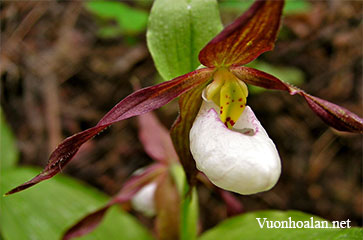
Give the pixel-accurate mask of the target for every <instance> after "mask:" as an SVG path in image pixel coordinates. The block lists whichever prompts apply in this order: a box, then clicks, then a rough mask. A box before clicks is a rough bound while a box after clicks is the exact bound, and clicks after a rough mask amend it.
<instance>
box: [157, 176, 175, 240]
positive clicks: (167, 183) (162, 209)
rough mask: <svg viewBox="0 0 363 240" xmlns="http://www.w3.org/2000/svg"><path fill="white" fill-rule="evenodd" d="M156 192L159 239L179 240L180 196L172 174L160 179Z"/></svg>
mask: <svg viewBox="0 0 363 240" xmlns="http://www.w3.org/2000/svg"><path fill="white" fill-rule="evenodd" d="M159 180H160V181H159V184H158V187H157V188H156V191H155V206H156V212H157V215H156V232H157V235H158V239H160V240H169V239H179V228H180V221H179V219H180V202H181V200H180V196H179V193H178V189H177V187H176V185H175V183H174V181H173V179H172V177H171V175H170V174H164V175H163V176H161V178H160V179H159Z"/></svg>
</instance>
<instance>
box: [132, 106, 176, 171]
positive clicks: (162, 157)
mask: <svg viewBox="0 0 363 240" xmlns="http://www.w3.org/2000/svg"><path fill="white" fill-rule="evenodd" d="M137 119H138V122H139V139H140V141H141V143H142V144H143V146H144V149H145V152H146V153H147V154H148V155H149V156H150V157H151V158H152V159H154V160H156V161H158V162H161V163H165V164H166V163H173V162H178V159H179V158H178V155H177V154H176V152H175V149H174V146H173V142H172V141H171V138H170V134H169V131H168V130H167V129H166V128H165V127H164V126H163V125H162V124H161V123H160V122H159V120H158V119H157V118H156V117H155V115H154V114H153V113H147V114H144V115H141V116H138V118H137Z"/></svg>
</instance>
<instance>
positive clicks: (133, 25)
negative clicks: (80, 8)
mask: <svg viewBox="0 0 363 240" xmlns="http://www.w3.org/2000/svg"><path fill="white" fill-rule="evenodd" d="M85 7H86V8H87V10H89V11H90V12H92V13H93V14H95V15H97V16H98V17H100V18H104V19H108V20H114V21H116V22H117V23H118V26H119V28H120V29H121V30H122V31H124V32H126V33H139V32H141V31H144V30H145V28H146V25H147V18H148V14H147V13H146V12H145V11H143V10H140V9H136V8H131V7H129V6H128V5H127V4H125V3H122V2H116V1H87V2H86V3H85ZM109 27H110V26H108V27H106V28H109ZM107 31H109V29H108V30H104V32H107ZM101 33H102V31H101ZM108 33H109V32H108ZM113 33H115V32H113ZM106 36H108V37H109V35H107V34H106Z"/></svg>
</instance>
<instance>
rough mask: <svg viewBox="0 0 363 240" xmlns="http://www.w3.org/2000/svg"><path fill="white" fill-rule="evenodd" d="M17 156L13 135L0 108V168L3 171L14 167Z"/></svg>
mask: <svg viewBox="0 0 363 240" xmlns="http://www.w3.org/2000/svg"><path fill="white" fill-rule="evenodd" d="M18 157H19V153H18V149H17V148H16V145H15V139H14V135H13V133H12V132H11V129H10V127H9V126H8V124H7V123H6V121H5V116H4V114H3V112H2V110H1V109H0V170H1V171H4V170H7V169H9V168H12V167H14V166H15V165H16V163H17V161H18Z"/></svg>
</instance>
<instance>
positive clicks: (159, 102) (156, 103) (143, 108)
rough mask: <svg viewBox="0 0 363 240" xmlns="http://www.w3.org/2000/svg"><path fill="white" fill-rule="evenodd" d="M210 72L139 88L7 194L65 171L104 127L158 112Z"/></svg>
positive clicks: (200, 81)
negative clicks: (78, 153)
mask: <svg viewBox="0 0 363 240" xmlns="http://www.w3.org/2000/svg"><path fill="white" fill-rule="evenodd" d="M212 72H213V69H208V68H203V69H199V70H195V71H193V72H190V73H188V74H185V75H182V76H180V77H177V78H175V79H173V80H170V81H167V82H163V83H161V84H158V85H155V86H151V87H147V88H143V89H140V90H138V91H136V92H134V93H132V94H130V95H129V96H127V97H126V98H124V99H123V100H122V101H121V102H119V103H118V104H117V105H116V106H114V107H113V108H112V109H111V110H110V111H109V112H108V113H107V114H106V115H105V116H104V117H103V118H102V119H101V120H100V121H99V122H98V124H97V125H96V126H95V127H93V128H90V129H87V130H85V131H83V132H80V133H77V134H75V135H73V136H71V137H69V138H66V139H65V140H64V141H63V142H62V143H61V144H60V145H59V146H58V147H57V148H56V149H55V150H54V152H53V153H52V154H51V156H50V158H49V161H48V164H47V166H46V167H45V168H44V170H43V171H42V172H41V173H40V174H39V175H37V176H36V177H34V178H33V179H31V180H30V181H28V182H26V183H24V184H22V185H20V186H18V187H16V188H14V189H12V190H11V191H9V192H8V193H7V194H6V195H9V194H13V193H16V192H19V191H22V190H24V189H27V188H29V187H31V186H33V185H34V184H37V183H39V182H41V181H44V180H46V179H49V178H51V177H53V176H54V175H56V174H57V173H58V172H59V171H60V170H61V169H62V168H64V167H65V166H66V165H67V164H68V163H69V162H70V161H71V160H72V158H73V157H74V155H75V154H76V153H77V151H78V150H79V148H80V147H81V146H82V144H83V143H85V142H86V141H88V140H89V139H91V138H92V137H94V136H95V135H96V134H97V133H99V132H101V131H102V130H103V129H105V128H106V127H108V126H110V125H111V124H113V123H116V122H119V121H121V120H124V119H127V118H130V117H133V116H137V115H141V114H144V113H147V112H150V111H152V110H154V109H157V108H159V107H161V106H163V105H165V104H167V103H168V102H170V101H171V100H173V99H174V98H176V97H178V96H179V95H181V94H183V93H184V92H187V91H188V90H190V89H191V88H193V87H195V86H198V85H200V84H203V83H204V82H206V81H207V80H209V79H210V77H211V75H212Z"/></svg>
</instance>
